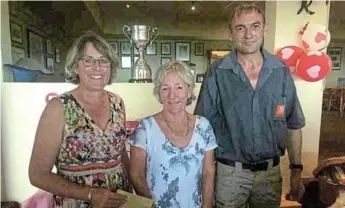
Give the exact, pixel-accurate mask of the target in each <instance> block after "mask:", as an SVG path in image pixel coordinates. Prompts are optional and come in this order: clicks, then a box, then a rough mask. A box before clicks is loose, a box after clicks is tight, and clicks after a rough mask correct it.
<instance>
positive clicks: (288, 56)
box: [276, 46, 304, 74]
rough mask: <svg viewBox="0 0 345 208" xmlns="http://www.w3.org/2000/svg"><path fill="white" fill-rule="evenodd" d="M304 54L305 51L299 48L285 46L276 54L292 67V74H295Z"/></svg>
mask: <svg viewBox="0 0 345 208" xmlns="http://www.w3.org/2000/svg"><path fill="white" fill-rule="evenodd" d="M303 53H304V50H303V49H302V48H300V47H298V46H285V47H283V48H281V49H280V50H279V51H278V52H277V53H276V56H277V57H279V58H280V59H281V60H283V61H284V62H285V64H286V65H288V66H289V67H290V72H291V73H292V74H293V73H295V67H296V64H297V61H298V59H299V58H300V56H301V55H302V54H303Z"/></svg>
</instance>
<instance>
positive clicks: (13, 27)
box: [10, 22, 23, 44]
mask: <svg viewBox="0 0 345 208" xmlns="http://www.w3.org/2000/svg"><path fill="white" fill-rule="evenodd" d="M10 34H11V41H13V42H16V43H20V44H23V28H22V26H21V25H20V24H18V23H15V22H10Z"/></svg>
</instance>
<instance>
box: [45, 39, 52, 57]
mask: <svg viewBox="0 0 345 208" xmlns="http://www.w3.org/2000/svg"><path fill="white" fill-rule="evenodd" d="M46 54H53V43H52V41H51V40H49V39H46Z"/></svg>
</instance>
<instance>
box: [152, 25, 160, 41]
mask: <svg viewBox="0 0 345 208" xmlns="http://www.w3.org/2000/svg"><path fill="white" fill-rule="evenodd" d="M155 30H157V35H156V36H155V37H154V38H152V40H151V41H150V45H152V42H153V41H154V40H155V39H156V38H157V37H158V35H159V30H158V28H157V27H154V28H153V29H152V33H154V31H155Z"/></svg>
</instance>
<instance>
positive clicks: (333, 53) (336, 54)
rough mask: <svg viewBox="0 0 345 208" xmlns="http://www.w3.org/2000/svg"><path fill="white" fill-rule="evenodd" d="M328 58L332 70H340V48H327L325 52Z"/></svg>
mask: <svg viewBox="0 0 345 208" xmlns="http://www.w3.org/2000/svg"><path fill="white" fill-rule="evenodd" d="M327 54H328V56H329V57H330V58H331V59H332V65H333V67H332V70H340V69H341V56H342V48H341V47H328V50H327Z"/></svg>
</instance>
